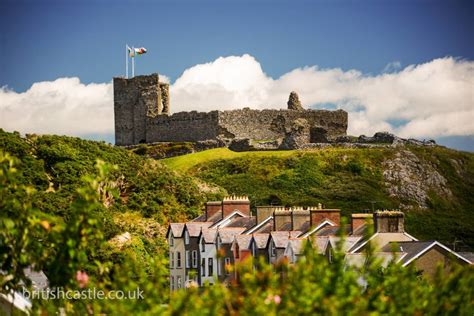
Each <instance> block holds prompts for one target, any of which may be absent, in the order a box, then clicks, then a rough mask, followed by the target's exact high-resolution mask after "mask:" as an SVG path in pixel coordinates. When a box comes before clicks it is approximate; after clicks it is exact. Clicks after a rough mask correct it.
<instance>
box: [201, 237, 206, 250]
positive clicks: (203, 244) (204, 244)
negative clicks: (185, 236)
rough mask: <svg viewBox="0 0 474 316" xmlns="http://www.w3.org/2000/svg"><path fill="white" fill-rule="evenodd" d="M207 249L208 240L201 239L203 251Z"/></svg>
mask: <svg viewBox="0 0 474 316" xmlns="http://www.w3.org/2000/svg"><path fill="white" fill-rule="evenodd" d="M205 250H206V242H205V241H204V238H203V239H201V252H204V251H205Z"/></svg>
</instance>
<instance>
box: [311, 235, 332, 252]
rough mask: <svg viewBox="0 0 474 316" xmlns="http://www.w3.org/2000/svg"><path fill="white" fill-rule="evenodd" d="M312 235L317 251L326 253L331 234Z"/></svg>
mask: <svg viewBox="0 0 474 316" xmlns="http://www.w3.org/2000/svg"><path fill="white" fill-rule="evenodd" d="M311 237H312V240H311V241H312V243H313V248H315V249H316V252H317V253H320V254H321V253H325V252H326V249H327V247H328V244H329V236H316V235H313V236H311Z"/></svg>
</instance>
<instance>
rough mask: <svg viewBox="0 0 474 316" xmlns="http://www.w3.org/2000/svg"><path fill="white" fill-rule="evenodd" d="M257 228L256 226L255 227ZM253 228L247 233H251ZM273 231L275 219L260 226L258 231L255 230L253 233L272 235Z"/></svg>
mask: <svg viewBox="0 0 474 316" xmlns="http://www.w3.org/2000/svg"><path fill="white" fill-rule="evenodd" d="M254 227H255V226H254ZM252 228H253V227H250V228H249V229H247V231H246V232H245V233H247V232H248V231H250V230H251V229H252ZM272 230H273V219H270V220H269V221H268V222H266V223H265V224H263V225H262V226H260V227H259V228H258V229H257V230H255V231H254V232H253V233H255V234H257V233H270V232H271V231H272Z"/></svg>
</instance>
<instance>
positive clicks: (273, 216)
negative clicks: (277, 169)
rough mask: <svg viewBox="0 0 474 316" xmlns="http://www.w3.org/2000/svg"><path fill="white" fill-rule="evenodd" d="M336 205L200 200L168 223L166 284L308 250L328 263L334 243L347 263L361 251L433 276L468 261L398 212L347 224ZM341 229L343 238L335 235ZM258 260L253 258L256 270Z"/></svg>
mask: <svg viewBox="0 0 474 316" xmlns="http://www.w3.org/2000/svg"><path fill="white" fill-rule="evenodd" d="M340 216H341V215H340V210H338V209H325V208H323V206H322V205H321V204H319V205H318V206H317V207H292V208H285V207H282V206H261V207H258V206H257V207H256V213H255V214H252V213H251V211H250V201H249V199H248V197H246V196H229V197H226V198H224V199H223V200H222V201H212V202H208V203H206V208H205V211H204V213H203V214H202V215H200V216H199V217H197V218H195V219H194V220H192V221H190V222H187V223H172V224H170V226H169V228H168V233H167V239H168V243H169V249H170V250H169V258H170V288H171V290H177V289H179V288H182V287H185V286H187V285H189V284H190V283H193V282H195V283H196V284H198V285H199V286H204V285H206V284H214V283H215V282H217V281H219V282H224V283H230V282H232V281H238V279H239V276H238V274H237V271H238V269H234V268H232V267H234V266H238V265H240V264H242V263H243V262H245V261H247V260H249V259H254V260H263V261H265V262H268V263H270V264H273V265H276V264H279V263H289V264H295V263H297V262H298V260H299V259H300V258H301V257H302V256H304V249H305V245H306V243H308V244H309V246H310V249H311V251H315V252H316V253H318V254H319V255H321V256H325V257H326V258H327V260H328V261H329V262H332V258H333V254H334V251H336V249H341V250H342V251H343V252H344V254H345V261H346V264H347V265H362V264H364V262H365V259H366V249H367V247H369V245H370V247H371V248H372V249H373V252H374V255H375V256H378V257H379V258H381V259H383V260H382V262H383V263H384V264H388V263H389V262H390V261H393V260H396V261H398V262H399V263H401V264H402V265H403V266H408V265H413V266H415V267H416V269H418V270H420V271H421V272H422V273H423V274H424V275H427V276H430V275H432V274H434V272H435V271H436V268H437V266H438V265H439V264H441V265H442V266H443V268H444V269H445V270H446V271H449V270H450V269H451V268H452V267H453V266H455V265H459V264H472V261H470V260H469V259H467V258H466V257H464V256H462V255H461V254H458V253H456V252H454V251H452V250H451V249H450V248H448V247H446V246H445V245H443V244H441V243H439V242H437V241H419V240H417V239H416V238H415V237H413V236H411V235H410V234H408V233H407V232H406V231H405V223H404V214H403V213H402V212H400V211H377V212H374V213H361V214H352V215H351V223H350V225H344V226H342V225H341V221H340ZM341 231H342V233H343V235H344V236H345V237H344V238H341V237H340V233H341ZM256 262H257V261H253V264H254V268H255V269H258V264H257V263H256Z"/></svg>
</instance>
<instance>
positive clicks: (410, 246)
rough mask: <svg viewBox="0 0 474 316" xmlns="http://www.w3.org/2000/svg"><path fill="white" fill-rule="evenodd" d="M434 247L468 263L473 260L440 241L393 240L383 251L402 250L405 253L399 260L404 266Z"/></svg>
mask: <svg viewBox="0 0 474 316" xmlns="http://www.w3.org/2000/svg"><path fill="white" fill-rule="evenodd" d="M433 247H440V248H442V249H443V250H445V251H447V252H449V253H451V254H452V255H454V256H456V257H457V258H458V259H460V260H462V261H465V262H466V263H469V264H471V261H470V260H469V259H467V258H465V257H463V256H462V255H460V254H458V253H456V252H454V251H452V250H451V249H449V248H448V247H446V246H445V245H443V244H441V243H440V242H438V241H408V242H406V241H405V242H404V241H402V242H391V243H389V244H387V245H385V247H383V248H382V251H386V252H389V251H392V252H393V251H394V250H395V251H396V252H402V253H404V255H403V256H402V257H401V258H400V260H399V262H400V263H401V264H402V265H403V266H407V265H409V264H410V263H411V262H413V261H414V260H416V259H417V258H419V257H421V256H422V255H423V254H424V253H426V252H427V251H429V250H430V249H432V248H433Z"/></svg>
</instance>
